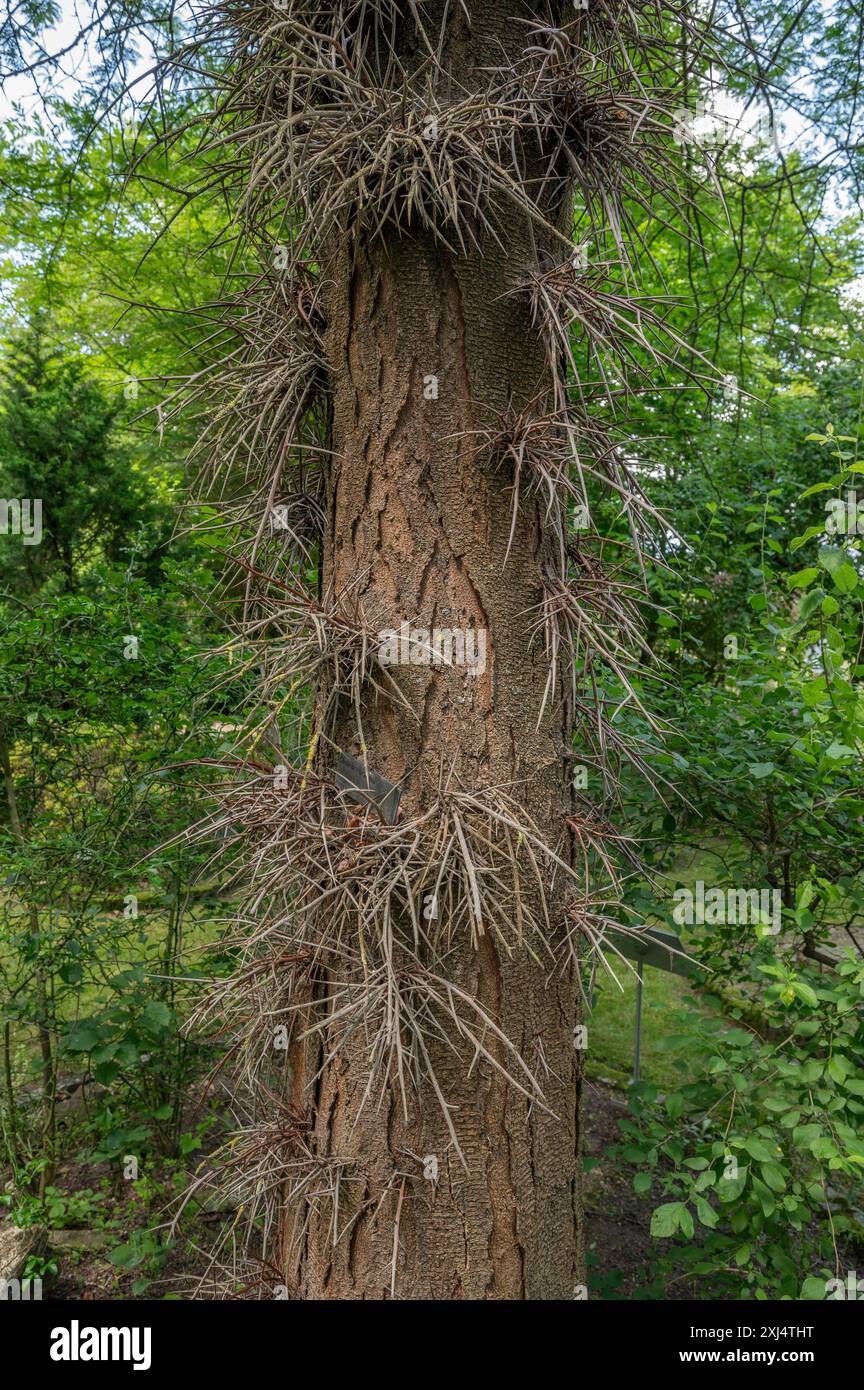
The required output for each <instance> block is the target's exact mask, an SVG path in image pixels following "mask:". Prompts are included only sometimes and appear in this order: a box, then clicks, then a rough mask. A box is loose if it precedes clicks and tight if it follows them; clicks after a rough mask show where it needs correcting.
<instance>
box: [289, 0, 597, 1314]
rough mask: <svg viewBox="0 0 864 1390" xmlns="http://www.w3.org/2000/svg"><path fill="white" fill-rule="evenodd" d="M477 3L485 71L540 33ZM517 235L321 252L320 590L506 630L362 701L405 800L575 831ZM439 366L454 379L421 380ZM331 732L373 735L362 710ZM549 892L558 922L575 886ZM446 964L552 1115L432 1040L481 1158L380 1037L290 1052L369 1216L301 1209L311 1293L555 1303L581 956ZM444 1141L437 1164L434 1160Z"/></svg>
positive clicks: (568, 1243) (509, 219)
mask: <svg viewBox="0 0 864 1390" xmlns="http://www.w3.org/2000/svg"><path fill="white" fill-rule="evenodd" d="M471 9H472V30H471V33H470V35H469V34H468V31H467V29H466V27H465V25H464V23H463V21H462V20H461V18H459V17H458V15H457V18H456V19H455V20H454V21H452V22H451V50H450V53H451V61H452V64H453V65H456V66H458V69H459V71H460V74H461V76H462V79H463V81H464V82H465V83H469V82H470V81H471V80H472V74H475V76H474V80H475V81H476V82H477V83H478V84H479V83H480V81H481V78H480V76H479V69H480V68H481V67H482V66H483V65H484V64H487V63H489V62H490V61H493V56H492V55H494V61H500V58H501V50H500V48H497V47H496V42H497V40H498V39H499V38H501V39H503V41H504V42H505V43H506V44H508V45H512V44H513V42H514V39H515V37H519V38H520V41H524V39H522V37H521V30H520V33H519V35H517V33H516V31H517V28H519V26H517V25H516V21H515V20H514V19H513V18H512V17H509V16H508V13H507V8H506V7H505V6H503V5H500V4H489V3H485V4H480V5H476V4H475V5H472V7H471ZM500 241H501V244H500V245H496V244H495V243H494V241H493V240H492V239H490V238H487V239H486V240H485V241H484V243H483V245H482V247H481V249H480V251H479V252H472V253H471V254H467V255H456V254H452V253H450V252H449V251H447V250H446V248H442V246H441V245H440V243H436V242H435V240H434V239H433V237H432V236H431V234H428V233H418V234H417V235H416V236H415V237H413V238H408V237H402V238H399V237H397V236H390V237H387V236H385V237H384V238H381V239H378V240H375V241H372V242H371V243H370V242H369V241H368V240H366V239H364V238H363V237H362V236H357V237H356V238H355V239H354V241H353V242H351V241H349V240H348V239H346V241H345V244H344V245H343V246H341V247H340V248H339V249H338V251H337V252H336V254H335V255H334V256H333V258H332V260H331V261H330V263H329V264H327V265H325V267H324V270H323V274H324V278H325V282H326V284H327V287H328V292H327V308H328V318H329V337H328V353H329V358H330V367H331V387H332V394H333V417H332V446H333V450H334V458H335V460H336V463H335V464H334V467H333V472H332V479H331V487H330V496H329V527H328V532H327V535H326V536H325V542H324V555H323V570H322V572H323V587H324V589H325V590H326V591H330V592H333V593H335V594H336V595H337V596H338V595H340V594H342V593H344V592H346V591H347V590H349V589H350V591H351V593H352V595H354V596H356V597H357V598H359V600H360V602H361V603H362V609H363V614H364V617H365V619H366V621H367V622H368V623H369V624H371V626H372V627H373V628H374V629H376V630H383V629H386V628H398V626H399V623H400V622H401V621H402V620H407V621H408V622H409V623H411V624H412V625H414V626H420V627H424V628H433V627H436V626H438V627H444V628H462V629H470V628H472V627H474V628H482V629H485V630H486V631H487V633H488V638H487V643H488V649H487V667H486V671H485V673H484V674H482V675H472V674H471V673H470V672H469V671H468V670H467V669H466V667H464V666H461V667H460V666H454V667H453V668H450V669H448V668H447V667H441V668H434V667H430V666H425V665H417V666H405V667H399V668H397V669H396V670H395V672H394V674H395V678H396V680H397V681H398V683H399V685H400V687H401V689H402V691H403V692H404V694H405V695H406V697H407V700H408V703H409V704H410V706H411V711H412V713H411V714H409V712H408V711H407V710H405V709H403V708H402V707H401V706H400V705H399V704H398V703H396V702H394V701H392V700H385V699H382V698H380V697H379V698H377V699H374V698H369V699H368V700H367V703H366V706H365V708H364V710H363V732H364V735H365V739H366V745H367V751H368V757H369V762H370V764H371V765H372V766H373V767H374V768H375V769H376V770H377V771H379V772H381V773H383V774H384V776H385V777H387V778H388V779H390V780H391V781H392V782H397V783H399V784H400V785H401V786H402V788H403V796H402V808H403V813H404V814H405V815H410V814H412V813H416V812H417V811H420V810H423V809H425V807H426V806H427V805H428V804H429V802H430V799H432V798H434V796H435V794H436V789H437V788H438V787H439V785H440V782H441V778H442V772H443V775H444V777H445V778H446V777H447V775H448V774H449V775H450V776H451V777H452V778H453V781H454V782H455V783H458V784H459V785H461V786H464V787H466V788H471V789H476V788H484V787H493V786H498V787H501V786H504V787H506V788H507V789H508V791H509V792H510V794H511V795H513V796H514V798H515V799H516V800H517V802H518V803H519V804H520V805H521V806H523V807H524V808H525V810H526V811H527V813H528V814H529V815H530V817H531V818H532V820H533V822H534V823H535V824H536V825H537V826H538V827H539V828H540V830H541V831H542V833H543V835H544V838H546V840H547V841H548V843H549V844H550V846H552V847H553V848H556V849H559V850H560V848H561V845H562V842H563V831H564V816H565V815H566V814H567V811H568V810H569V808H570V799H569V791H568V785H567V784H568V772H567V769H568V761H567V750H568V748H569V731H568V729H567V728H566V727H565V715H564V713H563V706H562V702H561V701H560V700H557V699H556V700H552V701H550V702H549V705H548V707H547V709H546V711H545V713H544V716H543V719H542V721H541V723H540V727H539V728H538V716H539V712H540V708H541V703H542V697H543V690H544V686H545V684H546V679H547V674H548V666H547V660H546V656H545V652H544V645H543V640H542V634H538V633H537V632H536V631H535V627H536V622H537V617H538V611H537V610H538V605H539V603H540V600H541V576H542V573H543V572H544V570H545V569H549V570H554V568H555V560H556V556H557V554H558V553H559V548H558V547H559V542H558V538H556V536H554V535H553V534H551V533H550V528H549V523H548V521H547V519H546V515H545V511H544V507H543V503H542V501H541V500H540V499H539V498H536V497H531V496H530V495H526V494H525V493H524V492H523V496H522V500H521V503H520V508H519V515H518V520H517V524H516V530H515V535H514V538H513V542H512V546H511V548H510V553H509V557H508V558H507V561H506V564H505V553H506V551H507V545H508V537H509V534H510V526H511V508H512V482H513V479H512V473H511V474H509V475H508V474H507V473H505V472H504V471H503V470H502V469H500V468H496V467H495V466H494V465H493V462H492V461H491V460H490V458H489V456H488V453H487V452H484V451H483V450H478V449H477V447H476V440H474V439H472V431H475V430H477V429H483V428H487V429H488V428H489V427H494V426H495V425H496V423H497V424H498V425H500V424H501V423H502V422H503V419H504V416H505V412H506V410H507V408H508V406H512V407H514V408H515V409H517V410H519V409H521V408H522V407H524V406H526V405H527V404H529V403H530V402H531V401H532V400H534V399H535V397H536V396H537V394H538V391H542V390H544V389H545V390H548V389H549V388H550V384H551V383H550V380H549V372H548V364H547V361H546V358H545V355H544V349H543V346H542V344H541V341H540V337H539V335H538V333H537V332H536V331H535V329H534V328H533V327H532V324H531V321H530V310H529V306H528V303H527V300H526V298H525V297H524V295H521V294H519V293H518V292H516V293H513V291H518V286H519V284H520V283H521V282H523V281H524V280H525V278H526V275H527V272H528V270H529V269H530V268H531V267H532V266H533V265H534V264H536V256H537V249H536V231H535V233H533V234H532V232H531V231H530V230H529V228H528V226H527V223H526V219H525V217H524V215H523V214H521V213H518V212H517V211H515V210H514V211H512V212H505V213H504V215H503V217H502V219H501V228H500ZM432 376H434V377H436V378H437V383H438V397H437V399H429V398H427V396H428V395H429V393H428V391H427V392H426V393H425V394H424V384H425V383H426V382H427V381H428V378H430V377H432ZM559 693H560V692H559ZM412 716H413V717H412ZM336 741H337V743H339V745H340V746H341V747H343V748H345V749H347V750H348V751H350V752H353V753H355V754H358V753H360V752H361V751H362V750H361V748H360V743H359V737H358V734H357V730H356V725H355V722H354V721H353V720H352V718H351V717H350V715H348V714H346V716H345V718H344V719H343V720H342V721H341V723H340V725H339V728H338V730H337V740H336ZM564 852H565V853H566V851H564ZM553 902H554V903H555V908H556V912H557V918H556V921H558V922H560V920H561V915H562V912H563V905H562V901H561V896H560V892H559V893H558V896H557V899H556V898H554V897H553ZM447 967H448V972H449V974H450V976H451V978H453V979H454V980H455V981H457V982H458V983H459V984H460V985H462V986H463V987H464V988H466V989H468V990H470V991H471V992H472V993H473V994H475V995H476V997H477V998H478V999H479V1000H480V1001H481V1002H482V1003H483V1006H484V1008H485V1009H486V1010H487V1011H488V1013H489V1014H490V1015H491V1017H492V1018H493V1019H495V1021H496V1022H497V1023H498V1024H499V1026H500V1027H501V1028H502V1029H503V1030H504V1032H505V1033H506V1034H507V1036H508V1038H510V1039H511V1041H512V1042H514V1043H515V1044H516V1045H517V1047H518V1048H519V1050H520V1053H521V1055H522V1056H523V1057H524V1059H525V1060H526V1062H527V1063H528V1065H529V1066H530V1067H531V1068H532V1070H534V1071H535V1072H536V1073H537V1075H538V1076H539V1078H540V1079H541V1081H542V1083H543V1090H544V1097H545V1101H546V1104H547V1106H548V1107H549V1110H551V1111H552V1112H553V1113H551V1114H550V1113H547V1111H546V1110H544V1109H543V1108H542V1107H541V1106H540V1105H538V1104H536V1103H533V1104H532V1103H530V1102H529V1101H528V1100H527V1099H526V1098H525V1097H524V1096H522V1095H520V1094H519V1093H518V1092H517V1091H515V1090H514V1089H513V1088H512V1086H510V1085H508V1082H507V1081H506V1080H505V1079H504V1078H503V1077H501V1076H500V1075H498V1074H497V1073H495V1072H494V1071H493V1069H492V1068H490V1067H489V1066H488V1065H485V1064H479V1065H475V1066H473V1067H472V1068H470V1070H469V1064H470V1061H471V1058H470V1057H469V1058H467V1059H466V1058H465V1056H464V1049H462V1050H459V1049H457V1054H458V1055H457V1054H454V1053H453V1052H451V1051H450V1050H448V1048H447V1047H445V1046H444V1045H443V1044H442V1045H441V1046H439V1047H437V1048H436V1050H435V1055H434V1057H433V1059H432V1060H433V1063H434V1067H435V1071H436V1075H437V1076H438V1079H439V1082H440V1083H441V1086H442V1090H443V1091H444V1094H445V1096H446V1098H447V1100H448V1102H449V1103H450V1105H451V1106H452V1114H453V1118H454V1123H455V1126H456V1129H457V1131H458V1136H459V1143H460V1146H461V1148H462V1150H463V1154H464V1159H465V1164H467V1167H466V1166H465V1165H463V1163H462V1162H461V1161H460V1158H459V1156H458V1155H457V1153H456V1152H455V1150H454V1148H453V1146H452V1144H451V1142H450V1137H449V1135H448V1131H447V1127H446V1124H445V1120H444V1117H443V1115H442V1113H441V1108H440V1105H439V1104H438V1102H437V1100H436V1097H435V1096H434V1094H433V1093H432V1090H431V1087H429V1088H428V1089H426V1090H425V1092H424V1091H423V1090H421V1094H419V1095H416V1096H414V1097H412V1098H411V1100H410V1107H409V1114H408V1116H407V1118H406V1117H405V1115H404V1114H403V1110H402V1102H401V1099H400V1097H399V1095H398V1093H397V1090H396V1088H395V1086H393V1087H392V1088H390V1089H389V1090H388V1093H387V1094H386V1096H385V1098H384V1101H383V1102H382V1104H381V1105H380V1106H379V1105H378V1103H377V1095H376V1096H374V1097H372V1099H371V1100H367V1102H366V1104H365V1106H363V1105H362V1101H363V1097H364V1090H365V1085H366V1068H365V1066H364V1050H363V1040H362V1039H360V1038H358V1039H356V1040H355V1041H353V1042H351V1043H350V1044H349V1045H348V1046H347V1047H346V1048H344V1049H343V1050H342V1051H341V1052H340V1053H339V1055H338V1057H337V1058H336V1059H335V1060H332V1061H328V1062H326V1063H325V1064H324V1065H323V1068H322V1070H321V1072H320V1075H317V1077H316V1073H318V1069H319V1067H321V1064H322V1054H321V1053H320V1052H316V1051H314V1050H312V1049H311V1048H310V1049H309V1051H308V1053H301V1054H300V1055H295V1058H294V1096H295V1102H296V1103H297V1104H299V1105H302V1106H304V1107H310V1106H311V1112H312V1145H313V1147H314V1150H315V1152H316V1153H317V1154H318V1156H319V1158H321V1159H322V1161H323V1160H324V1159H325V1158H326V1157H327V1156H336V1157H338V1158H339V1160H340V1162H342V1163H344V1164H347V1165H348V1167H347V1169H346V1171H347V1172H350V1173H351V1174H352V1175H353V1176H352V1178H351V1180H350V1181H347V1182H346V1183H345V1184H343V1185H342V1187H341V1190H340V1212H339V1230H340V1232H341V1231H347V1232H348V1234H346V1235H344V1236H343V1237H342V1238H341V1239H339V1241H338V1242H337V1243H336V1244H335V1246H334V1243H333V1230H332V1226H331V1219H332V1215H333V1213H332V1211H331V1210H330V1209H329V1207H327V1206H326V1204H325V1205H323V1206H320V1205H319V1206H318V1207H316V1208H314V1209H312V1211H311V1212H309V1213H306V1214H305V1216H304V1217H303V1218H302V1222H301V1221H300V1218H298V1216H297V1214H296V1213H293V1214H291V1213H289V1214H288V1217H287V1219H286V1222H285V1250H286V1252H287V1251H288V1248H289V1244H291V1237H292V1236H293V1237H294V1243H293V1245H292V1247H291V1253H290V1254H289V1253H286V1255H285V1260H286V1266H287V1267H286V1278H287V1279H288V1281H289V1284H290V1285H291V1286H292V1287H295V1288H296V1289H297V1291H298V1293H299V1295H300V1296H301V1297H303V1298H312V1299H315V1298H342V1299H351V1298H371V1299H376V1298H382V1299H383V1298H389V1297H391V1296H395V1297H397V1298H409V1299H424V1298H425V1299H436V1300H437V1299H461V1298H470V1299H523V1298H532V1299H550V1298H556V1299H557V1298H573V1297H574V1289H575V1286H576V1285H579V1284H580V1283H582V1282H583V1281H584V1271H583V1265H582V1248H581V1247H582V1241H581V1210H580V1198H579V1133H578V1118H577V1117H578V1109H579V1087H580V1068H579V1057H580V1053H579V1052H578V1051H577V1050H576V1049H575V1048H574V1043H573V1030H574V1026H575V1024H576V1021H577V993H578V992H577V988H576V983H575V980H574V976H573V972H572V970H570V969H567V968H565V969H563V970H561V969H559V970H558V971H557V972H553V971H552V967H551V962H550V960H549V958H548V956H547V957H546V958H545V959H540V960H535V959H532V958H531V955H530V954H529V952H528V951H527V950H526V949H522V950H514V951H513V952H511V953H509V954H508V953H507V952H506V951H504V950H503V949H502V947H501V944H500V942H498V941H497V940H496V939H495V937H494V935H493V934H491V933H487V934H486V935H485V936H483V937H482V938H481V939H480V942H479V945H478V946H477V947H476V948H475V946H473V945H472V943H471V942H470V941H469V940H467V939H462V940H460V941H459V942H457V943H456V944H455V946H454V949H453V951H452V953H451V955H450V956H449V957H448V960H447ZM550 976H551V978H550ZM502 1060H503V1059H502ZM308 1078H315V1080H314V1081H313V1080H308ZM430 1155H431V1156H435V1157H436V1159H437V1162H438V1180H437V1182H436V1181H433V1180H430V1179H429V1178H424V1176H423V1160H424V1159H425V1158H426V1157H427V1156H430ZM304 1222H305V1227H304V1229H303V1236H302V1239H300V1240H298V1239H297V1232H298V1230H299V1229H300V1227H301V1225H302V1224H303V1223H304ZM298 1223H299V1224H298ZM352 1223H353V1224H352Z"/></svg>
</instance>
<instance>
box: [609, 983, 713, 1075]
mask: <svg viewBox="0 0 864 1390" xmlns="http://www.w3.org/2000/svg"><path fill="white" fill-rule="evenodd" d="M616 974H617V976H618V979H619V981H620V983H621V989H619V988H618V986H617V985H616V983H615V981H614V980H612V979H609V978H608V977H603V978H602V979H599V978H598V982H597V988H596V990H595V994H594V1008H593V1009H592V1011H591V1013H590V1014H589V1016H588V1019H587V1023H588V1048H587V1053H586V1059H585V1060H586V1066H587V1072H588V1075H589V1076H591V1077H595V1078H597V1079H600V1078H602V1079H605V1080H608V1081H613V1082H614V1083H615V1084H616V1085H620V1086H626V1085H627V1084H628V1082H629V1081H630V1078H631V1076H632V1074H633V1049H634V1042H635V1036H636V1033H635V1020H636V977H635V975H633V974H632V973H631V972H630V971H629V970H627V969H626V967H624V966H622V967H621V968H620V969H618V968H616ZM687 999H690V1000H697V1001H699V995H698V994H697V992H696V991H695V990H694V989H693V987H692V985H690V983H689V982H688V981H687V980H686V979H684V978H683V977H682V976H681V975H671V974H669V973H668V972H667V971H665V970H654V969H652V967H651V966H647V967H646V969H645V981H644V987H643V991H642V1049H641V1052H642V1061H641V1070H640V1079H641V1080H643V1081H650V1082H651V1083H652V1084H653V1085H655V1086H659V1087H660V1088H661V1089H664V1088H666V1087H672V1086H680V1084H681V1073H680V1071H679V1070H678V1068H677V1067H676V1066H675V1057H674V1055H673V1054H671V1053H669V1052H663V1051H660V1050H658V1048H657V1043H658V1042H659V1041H660V1040H661V1039H662V1038H664V1037H666V1035H667V1034H669V1033H672V1032H675V1031H678V1032H680V1026H679V1025H678V1024H677V1023H676V1022H675V1018H674V1014H675V1011H676V1010H677V1009H679V1008H680V1007H681V1006H682V1005H683V1004H684V1003H685V1001H686V1000H687ZM700 1002H701V1001H700ZM705 1012H706V1013H708V1012H714V1011H713V1010H711V1009H709V1008H706V1009H705Z"/></svg>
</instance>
